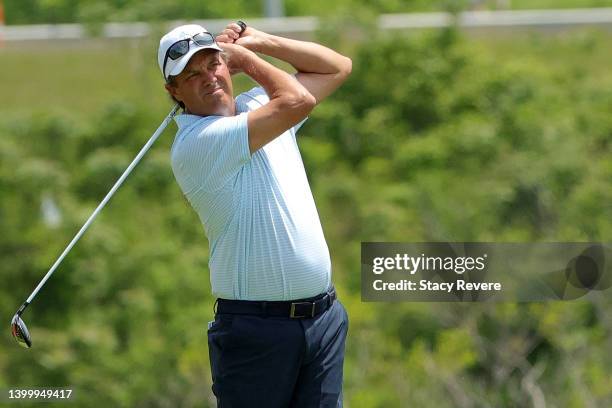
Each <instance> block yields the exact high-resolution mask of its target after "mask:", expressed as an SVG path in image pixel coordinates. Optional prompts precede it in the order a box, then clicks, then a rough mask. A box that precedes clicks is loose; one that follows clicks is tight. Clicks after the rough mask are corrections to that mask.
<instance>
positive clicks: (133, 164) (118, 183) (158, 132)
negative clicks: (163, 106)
mask: <svg viewBox="0 0 612 408" xmlns="http://www.w3.org/2000/svg"><path fill="white" fill-rule="evenodd" d="M178 108H179V105H178V104H176V105H174V107H173V108H172V110H171V111H170V113H168V115H167V116H166V118H165V119H164V121H163V122H162V123H161V125H159V127H158V128H157V130H156V131H155V133H153V136H151V138H150V139H149V141H148V142H147V143H146V144H145V145H144V146H143V147H142V149H140V152H138V154H137V155H136V157H135V158H134V160H132V162H131V163H130V165H129V166H128V167H127V169H125V171H124V172H123V174H122V175H121V177H119V179H118V180H117V181H116V182H115V185H113V187H112V188H111V189H110V191H109V192H108V193H107V194H106V196H105V197H104V198H103V199H102V201H101V202H100V204H98V207H96V209H95V210H94V211H93V213H92V214H91V215H90V216H89V218H88V219H87V221H86V222H85V224H83V226H82V227H81V229H80V230H79V232H77V234H76V235H75V236H74V238H72V241H70V243H69V244H68V246H67V247H66V249H64V252H62V254H61V255H60V256H59V257H58V258H57V260H56V261H55V263H54V264H53V266H51V269H49V271H48V272H47V274H46V275H45V276H44V277H43V278H42V280H41V281H40V283H39V284H38V286H36V288H35V289H34V290H33V291H32V293H31V294H30V296H29V297H28V299H27V300H26V302H25V303H24V305H25V306H27V304H30V303H32V300H33V299H34V297H35V296H36V294H38V291H39V290H40V289H41V288H42V287H43V285H44V284H45V283H46V282H47V280H48V279H49V278H50V277H51V275H53V272H55V269H56V268H57V267H58V266H59V264H60V263H61V262H62V260H63V259H64V257H65V256H66V255H67V254H68V252H70V250H71V249H72V247H73V246H74V244H76V243H77V241H78V240H79V239H80V238H81V236H82V235H83V234H84V233H85V231H86V230H87V228H89V225H90V224H91V223H92V222H93V220H94V219H95V218H96V216H97V215H98V213H99V212H100V210H102V208H104V206H105V205H106V203H107V202H108V201H109V200H110V198H111V197H112V196H113V195H114V194H115V191H117V189H118V188H119V187H120V186H121V184H123V181H124V180H125V179H126V178H127V176H128V175H129V174H130V173H131V172H132V170H133V169H134V167H136V165H137V164H138V162H140V159H142V157H143V156H144V155H145V153H146V152H147V151H148V150H149V149H150V148H151V146H152V145H153V143H155V141H156V140H157V138H158V137H159V135H161V133H162V132H163V131H164V129H166V126H168V123H170V121H171V120H172V118H173V117H174V115H175V114H176V112H177V111H178ZM22 307H23V306H22ZM24 308H25V307H24Z"/></svg>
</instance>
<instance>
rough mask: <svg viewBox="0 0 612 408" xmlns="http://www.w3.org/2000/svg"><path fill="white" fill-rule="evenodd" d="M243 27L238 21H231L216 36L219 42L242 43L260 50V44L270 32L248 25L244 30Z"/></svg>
mask: <svg viewBox="0 0 612 408" xmlns="http://www.w3.org/2000/svg"><path fill="white" fill-rule="evenodd" d="M241 30H242V28H241V27H240V26H239V25H238V24H236V23H229V24H228V25H227V26H226V27H225V29H224V30H223V31H222V32H221V34H219V35H218V36H217V37H216V40H217V42H218V43H225V44H227V43H229V44H237V45H241V46H243V47H245V48H247V49H249V50H251V51H256V52H257V51H258V50H257V48H258V46H260V45H261V43H262V42H263V41H264V40H265V39H266V37H267V36H268V34H266V33H264V32H263V31H259V30H256V29H255V28H253V27H250V26H247V28H246V29H245V30H244V31H242V32H241Z"/></svg>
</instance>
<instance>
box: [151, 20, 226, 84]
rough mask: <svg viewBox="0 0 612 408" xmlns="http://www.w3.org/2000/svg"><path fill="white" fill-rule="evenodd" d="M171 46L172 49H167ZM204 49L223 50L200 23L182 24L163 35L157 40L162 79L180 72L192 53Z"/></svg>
mask: <svg viewBox="0 0 612 408" xmlns="http://www.w3.org/2000/svg"><path fill="white" fill-rule="evenodd" d="M194 37H195V38H194ZM173 46H174V47H173ZM171 47H172V51H169V50H170V48H171ZM204 49H213V50H217V51H223V49H222V48H221V47H219V46H218V45H217V43H216V42H215V37H214V36H213V35H212V34H211V33H210V32H209V31H208V30H207V29H205V28H204V27H202V26H201V25H198V24H186V25H182V26H179V27H176V28H174V29H173V30H172V31H170V32H169V33H167V34H166V35H164V36H163V37H162V38H161V40H159V49H158V50H157V62H158V64H159V69H160V70H161V72H162V75H163V76H164V79H165V80H168V77H169V76H170V75H172V76H175V75H178V74H180V73H181V72H182V71H183V69H185V66H186V65H187V63H188V62H189V60H190V59H191V57H192V56H193V54H195V53H196V52H198V51H200V50H204ZM173 57H175V58H174V59H173ZM164 64H165V67H164ZM164 71H165V72H164Z"/></svg>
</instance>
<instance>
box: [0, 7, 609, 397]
mask: <svg viewBox="0 0 612 408" xmlns="http://www.w3.org/2000/svg"><path fill="white" fill-rule="evenodd" d="M607 5H612V1H595V0H594V1H588V0H565V1H559V2H556V1H545V0H541V1H530V2H527V1H505V2H504V1H501V2H500V1H481V2H478V1H476V2H469V1H465V2H452V1H445V2H440V1H438V2H429V1H401V0H379V1H373V2H370V1H365V0H361V1H356V0H355V1H350V0H342V1H336V2H333V5H332V4H331V3H330V2H329V1H321V0H316V1H314V0H313V1H310V2H301V1H297V0H286V1H285V11H286V13H287V15H316V16H320V17H321V18H323V22H324V24H322V27H323V28H322V29H321V30H320V31H318V32H316V33H313V36H312V38H313V39H315V40H317V41H320V42H322V43H324V44H326V45H328V46H330V47H332V48H335V49H339V50H340V51H342V52H344V53H346V54H347V55H349V56H350V57H351V58H352V59H353V74H352V76H351V77H350V79H349V80H348V82H347V83H346V84H345V85H344V86H343V87H342V88H341V89H340V90H339V91H338V92H337V93H336V94H334V95H333V96H332V97H330V98H329V100H327V101H325V102H324V103H323V104H322V105H320V106H318V107H317V108H316V110H315V111H314V112H313V114H312V115H311V118H310V119H309V121H308V122H307V124H306V125H305V126H304V127H303V128H302V130H301V132H300V133H301V134H300V136H299V138H298V139H299V143H300V148H301V150H302V155H303V157H304V161H305V164H306V167H307V171H308V174H309V178H310V181H311V187H312V190H313V193H314V196H315V200H316V203H317V206H318V209H319V213H320V216H321V220H322V223H323V229H324V232H325V235H326V238H327V242H328V245H329V247H330V251H331V256H332V262H333V279H334V282H335V284H336V287H337V288H338V291H339V296H340V299H341V300H342V302H343V303H344V304H345V306H346V307H347V309H348V311H349V316H350V329H349V338H348V341H347V355H346V364H345V388H344V394H345V406H347V407H352V408H357V407H380V408H386V407H530V406H533V407H544V406H550V407H608V406H612V357H611V354H612V353H610V351H611V350H612V340H611V339H612V336H611V334H612V317H611V315H610V306H611V305H612V301H611V299H610V296H609V293H607V294H606V293H599V294H595V296H593V297H590V298H589V299H584V300H577V301H571V302H549V303H531V304H529V303H525V304H513V303H500V304H452V303H397V304H383V303H380V304H375V303H362V302H361V300H360V242H361V241H400V242H401V241H407V242H413V241H414V242H421V241H491V242H495V241H498V242H513V241H515V242H536V241H544V242H546V241H549V242H554V241H589V240H591V241H610V239H611V237H612V221H611V220H612V185H611V180H612V160H610V157H611V153H612V114H611V113H612V72H611V70H610V63H609V62H610V55H612V42H611V41H610V40H611V38H612V35H611V33H610V32H609V31H608V30H604V29H594V28H588V27H583V28H580V29H572V30H557V31H548V32H542V31H538V30H514V31H511V32H508V31H506V32H504V33H498V32H495V31H494V30H492V31H490V32H484V33H483V32H480V33H479V34H470V33H467V32H465V31H463V30H460V29H457V28H455V27H450V28H446V29H439V30H421V31H418V32H415V31H409V32H408V31H378V30H377V29H376V28H375V27H374V26H373V24H372V21H373V17H375V16H376V15H377V14H378V13H394V12H411V11H442V10H446V9H448V8H449V7H450V8H453V9H457V8H462V7H476V8H480V9H497V8H500V7H502V6H506V7H509V8H546V7H591V6H607ZM4 6H5V13H6V22H7V24H27V23H53V22H88V23H92V24H93V23H99V22H105V21H132V20H133V21H137V20H155V21H165V20H170V19H175V18H198V19H199V18H224V17H227V18H228V19H229V18H234V17H244V18H248V17H258V16H261V13H262V11H261V3H259V2H252V1H236V2H222V1H209V2H201V1H182V2H178V1H169V0H159V1H146V2H145V1H138V0H132V1H129V0H121V1H120V0H115V1H106V2H102V1H97V2H93V1H80V0H38V1H35V0H19V1H18V0H11V1H8V0H5V1H4ZM348 23H350V24H351V25H352V27H354V29H355V30H356V31H355V30H353V31H351V32H346V31H344V30H340V29H339V27H345V26H346V25H347V24H348ZM355 32H359V33H360V34H359V35H353V34H354V33H355ZM158 34H159V35H158ZM158 34H156V35H154V36H151V37H148V38H140V39H126V40H108V39H100V38H92V39H88V40H83V41H53V42H51V41H37V42H4V43H3V44H2V48H0V231H2V233H1V234H0V255H1V262H0V281H1V282H2V285H1V286H0V317H1V319H0V321H2V322H5V324H6V326H5V330H3V331H2V336H0V389H7V388H31V387H36V386H38V387H45V386H46V387H49V386H57V387H59V386H71V387H72V388H73V389H74V390H75V393H76V394H75V395H76V398H77V401H76V403H75V404H73V405H72V406H83V407H94V406H113V407H192V406H214V398H213V396H212V393H211V389H210V385H211V379H210V369H209V362H208V348H207V340H206V322H207V321H208V320H211V319H212V314H213V313H212V304H213V301H214V299H213V298H212V296H211V294H210V284H209V274H208V267H207V262H208V243H207V240H206V238H205V235H204V232H203V229H202V227H201V224H200V222H199V220H198V218H197V215H196V214H195V213H194V212H193V211H192V210H191V208H190V207H189V205H188V203H187V202H186V200H185V199H184V198H183V196H182V194H181V192H180V190H179V188H178V185H177V184H176V183H175V181H174V178H173V175H172V171H171V169H170V166H169V148H170V145H171V143H172V139H173V134H174V131H175V130H176V127H175V126H174V124H172V125H171V126H170V127H169V128H168V130H167V131H166V132H165V134H164V135H163V136H162V138H161V139H160V140H159V141H158V142H157V144H156V145H155V146H154V147H153V149H152V150H151V151H150V152H149V153H148V154H147V156H145V158H144V160H143V162H142V163H141V164H140V165H139V166H138V167H137V168H136V170H135V171H134V173H133V174H132V175H131V176H130V177H129V179H128V180H127V182H126V184H125V185H124V186H123V187H121V189H120V190H119V191H118V193H117V194H116V195H115V197H114V198H113V199H112V200H111V202H110V203H109V205H108V207H107V208H105V209H104V211H103V212H102V214H101V215H100V216H99V217H98V219H97V220H96V221H95V223H94V224H93V225H92V227H91V228H90V230H89V231H88V232H87V233H86V235H85V236H84V237H83V238H82V239H81V241H80V242H79V243H78V244H77V246H76V247H75V248H74V249H73V251H72V252H71V253H70V255H69V256H68V257H67V258H66V259H65V261H64V262H63V264H62V265H61V266H60V268H59V269H58V271H57V272H56V273H55V274H54V276H53V277H52V279H51V280H50V281H49V282H48V283H47V285H46V286H45V288H44V289H43V290H42V292H41V293H40V294H39V296H38V297H37V298H36V300H35V302H34V304H33V305H32V306H31V307H30V308H29V309H28V311H27V312H26V314H25V321H26V322H28V324H29V328H30V331H31V333H32V336H33V340H34V347H33V348H32V349H31V350H29V351H26V350H24V349H21V348H19V347H18V346H17V345H16V343H14V341H13V339H12V338H11V336H10V333H9V327H8V326H9V321H10V318H11V317H12V315H13V313H14V312H15V310H16V308H17V307H18V306H19V305H20V304H21V303H22V302H23V300H25V298H26V297H27V296H28V295H29V294H30V292H31V290H32V289H33V288H34V287H35V285H36V284H37V283H38V282H39V280H40V279H41V278H42V276H43V275H44V273H45V272H46V271H47V270H48V268H49V267H50V266H51V264H52V263H53V261H54V260H55V259H56V258H57V256H58V255H59V254H60V253H61V251H62V250H63V249H64V247H65V246H66V244H67V243H68V242H69V241H70V239H71V238H72V237H73V236H74V234H75V233H76V232H77V231H78V229H79V228H80V226H81V225H82V224H83V222H84V221H85V220H86V219H87V217H88V216H89V214H90V213H91V211H93V209H94V208H95V206H96V205H97V204H98V202H99V201H100V200H101V199H102V198H103V197H104V195H105V194H106V192H107V191H108V190H109V189H110V187H111V186H112V184H113V183H114V181H115V180H116V178H117V177H118V176H119V175H120V174H121V173H122V172H123V170H124V169H125V167H127V165H128V164H129V162H130V161H131V159H132V158H133V156H134V155H135V154H136V153H137V151H138V150H139V149H140V147H141V146H142V145H143V144H144V143H145V142H146V140H147V139H148V138H149V136H150V135H151V134H152V132H153V131H154V130H155V128H156V127H157V126H158V124H159V123H160V122H161V120H162V118H163V117H164V115H166V113H167V112H168V110H169V109H170V107H171V103H170V101H169V99H168V97H167V96H166V94H165V92H164V89H163V81H162V79H161V75H160V74H159V70H158V67H157V62H156V51H157V41H158V38H159V36H160V35H161V34H162V31H159V33H158ZM236 81H237V84H238V85H237V87H238V90H239V91H244V90H246V89H248V88H249V87H251V86H253V84H252V83H251V82H250V81H249V80H248V79H247V78H245V77H236ZM32 406H35V405H32Z"/></svg>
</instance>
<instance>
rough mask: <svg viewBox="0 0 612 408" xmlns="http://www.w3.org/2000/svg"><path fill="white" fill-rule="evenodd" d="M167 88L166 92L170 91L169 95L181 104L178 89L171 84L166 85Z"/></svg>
mask: <svg viewBox="0 0 612 408" xmlns="http://www.w3.org/2000/svg"><path fill="white" fill-rule="evenodd" d="M164 86H165V87H166V91H168V93H169V94H170V95H171V96H172V97H173V98H174V99H176V100H177V101H179V102H181V99H180V98H179V97H178V91H177V89H176V87H174V86H172V85H171V84H165V85H164Z"/></svg>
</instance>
